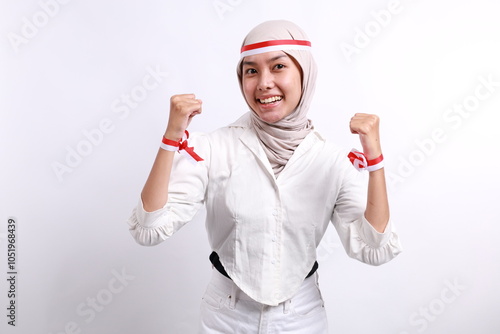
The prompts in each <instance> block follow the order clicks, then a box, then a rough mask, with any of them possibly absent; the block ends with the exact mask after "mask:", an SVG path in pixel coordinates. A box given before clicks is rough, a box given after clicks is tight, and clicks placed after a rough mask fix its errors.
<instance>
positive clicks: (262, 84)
mask: <svg viewBox="0 0 500 334" xmlns="http://www.w3.org/2000/svg"><path fill="white" fill-rule="evenodd" d="M273 87H274V77H273V75H272V73H270V72H269V71H262V72H260V75H259V82H258V84H257V89H258V90H260V91H263V90H268V89H271V88H273Z"/></svg>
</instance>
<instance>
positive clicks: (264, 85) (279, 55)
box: [242, 51, 302, 123]
mask: <svg viewBox="0 0 500 334" xmlns="http://www.w3.org/2000/svg"><path fill="white" fill-rule="evenodd" d="M242 87H243V93H244V95H245V99H246V101H247V103H248V104H249V105H250V107H251V108H252V110H253V111H254V112H255V113H256V114H257V115H258V116H259V118H260V119H261V120H263V121H264V122H267V123H276V122H278V121H280V120H282V119H283V118H285V117H286V116H288V115H290V114H291V113H292V111H293V110H295V108H296V107H297V105H298V104H299V101H300V97H301V95H302V78H301V70H300V67H299V66H298V65H297V64H296V62H295V60H294V59H293V58H291V57H289V56H288V55H287V54H286V53H284V52H283V51H272V52H265V53H261V54H257V55H252V56H247V57H245V58H244V59H243V62H242Z"/></svg>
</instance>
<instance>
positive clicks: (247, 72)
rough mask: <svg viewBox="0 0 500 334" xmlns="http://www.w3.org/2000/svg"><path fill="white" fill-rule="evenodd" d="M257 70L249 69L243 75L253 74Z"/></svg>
mask: <svg viewBox="0 0 500 334" xmlns="http://www.w3.org/2000/svg"><path fill="white" fill-rule="evenodd" d="M255 73H257V70H256V69H255V68H249V69H247V70H246V71H245V74H255Z"/></svg>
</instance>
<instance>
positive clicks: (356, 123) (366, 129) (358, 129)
mask: <svg viewBox="0 0 500 334" xmlns="http://www.w3.org/2000/svg"><path fill="white" fill-rule="evenodd" d="M379 122H380V120H379V118H378V116H377V115H372V114H362V113H358V114H354V116H353V117H352V118H351V122H350V123H349V128H350V130H351V133H354V134H358V135H359V140H360V141H361V146H362V147H363V153H364V154H365V156H366V159H368V160H372V159H376V158H378V157H379V156H380V155H381V154H382V147H381V146H380V135H379Z"/></svg>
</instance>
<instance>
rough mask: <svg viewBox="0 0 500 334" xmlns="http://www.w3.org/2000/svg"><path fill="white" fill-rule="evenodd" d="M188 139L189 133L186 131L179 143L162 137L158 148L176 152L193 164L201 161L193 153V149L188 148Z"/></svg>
mask: <svg viewBox="0 0 500 334" xmlns="http://www.w3.org/2000/svg"><path fill="white" fill-rule="evenodd" d="M188 138H189V132H188V131H187V130H185V131H184V136H182V139H181V140H179V141H174V140H170V139H167V138H165V137H163V139H162V140H161V145H160V148H162V149H164V150H166V151H171V152H175V151H178V152H179V153H180V154H182V155H184V156H185V157H186V158H188V160H189V161H190V162H192V163H194V164H196V163H197V162H200V161H203V159H202V158H201V157H200V156H199V155H198V154H196V153H195V152H194V147H189V146H188V141H187V140H188Z"/></svg>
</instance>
